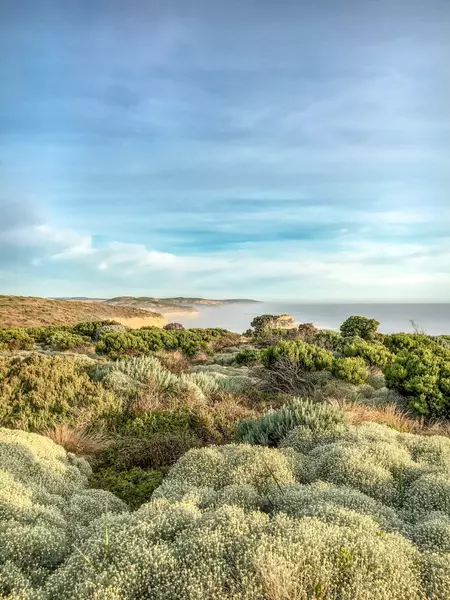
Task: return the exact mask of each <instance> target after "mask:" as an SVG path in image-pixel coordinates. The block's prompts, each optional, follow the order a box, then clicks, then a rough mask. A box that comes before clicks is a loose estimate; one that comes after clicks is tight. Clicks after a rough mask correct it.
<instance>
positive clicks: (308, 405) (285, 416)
mask: <svg viewBox="0 0 450 600" xmlns="http://www.w3.org/2000/svg"><path fill="white" fill-rule="evenodd" d="M344 421H345V415H344V413H343V412H342V411H341V410H339V409H337V408H335V407H332V406H330V405H329V404H325V403H318V402H313V401H312V400H309V399H300V398H296V399H294V400H293V402H292V403H291V404H285V405H284V406H283V407H282V408H280V409H279V410H277V411H270V412H268V413H266V414H265V415H263V416H262V417H260V418H259V419H247V420H245V421H242V422H241V423H240V424H239V425H238V427H237V429H236V437H237V439H238V440H240V441H242V442H245V443H248V444H261V445H263V446H276V445H277V444H278V443H279V442H280V441H281V440H282V439H283V438H284V437H285V436H286V435H287V434H288V433H289V432H290V431H291V430H292V429H294V428H295V427H298V426H303V427H305V428H308V429H309V430H310V431H311V432H320V431H322V430H323V429H327V428H329V427H333V426H335V425H337V424H341V423H344Z"/></svg>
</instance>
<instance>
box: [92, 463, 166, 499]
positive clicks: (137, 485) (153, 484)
mask: <svg viewBox="0 0 450 600" xmlns="http://www.w3.org/2000/svg"><path fill="white" fill-rule="evenodd" d="M162 480H163V474H162V473H161V471H155V470H151V471H149V470H147V469H142V468H141V467H132V468H131V469H127V470H124V471H118V470H117V469H115V468H114V467H106V468H104V469H99V470H96V472H95V474H94V475H93V477H92V478H91V486H92V487H94V488H100V489H103V490H108V491H109V492H111V493H112V494H114V495H115V496H117V497H118V498H120V499H121V500H123V501H124V502H126V504H128V506H130V508H138V507H139V506H141V504H143V503H144V502H148V501H149V500H150V499H151V497H152V494H153V492H154V491H155V489H156V488H157V487H158V486H159V485H161V482H162Z"/></svg>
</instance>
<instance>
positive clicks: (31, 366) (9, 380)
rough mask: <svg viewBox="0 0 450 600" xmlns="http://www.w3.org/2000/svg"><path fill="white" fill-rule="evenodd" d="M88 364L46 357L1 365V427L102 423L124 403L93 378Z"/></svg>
mask: <svg viewBox="0 0 450 600" xmlns="http://www.w3.org/2000/svg"><path fill="white" fill-rule="evenodd" d="M91 365H92V361H90V360H89V359H86V358H81V357H80V358H79V359H78V358H75V359H74V358H72V357H63V356H42V355H38V354H33V355H31V356H29V357H26V358H25V359H20V358H13V359H0V423H2V425H4V426H6V427H15V428H19V429H24V430H28V431H42V430H43V429H47V428H49V427H53V426H54V425H57V424H66V425H75V426H76V425H81V424H85V423H91V422H96V421H101V420H102V419H105V418H107V417H109V415H111V414H114V413H116V412H120V411H121V410H122V401H121V399H120V397H118V396H117V395H116V394H115V393H114V392H113V391H111V390H107V389H105V387H104V386H103V385H102V383H101V382H97V381H93V380H92V379H91V377H90V371H91V368H92V366H91Z"/></svg>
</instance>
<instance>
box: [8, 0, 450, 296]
mask: <svg viewBox="0 0 450 600" xmlns="http://www.w3.org/2000/svg"><path fill="white" fill-rule="evenodd" d="M449 31H450V3H449V2H448V1H447V0H428V1H427V2H423V1H422V0H340V1H339V2H336V0H320V1H318V2H312V1H308V2H307V1H302V0H296V1H294V0H289V1H287V0H281V1H277V2H275V1H274V0H271V1H266V0H229V1H228V2H215V1H213V0H208V1H207V0H177V1H171V0H165V1H164V2H160V1H148V0H128V1H125V0H120V1H119V0H77V2H70V3H69V2H61V1H59V0H47V1H46V0H33V1H32V0H29V1H25V0H14V1H12V0H6V1H4V2H2V3H0V56H1V57H2V59H1V61H0V81H1V82H2V84H1V86H0V293H18V294H25V295H49V296H51V295H53V296H55V295H90V296H113V295H118V294H132V295H155V296H164V295H180V294H185V295H194V294H195V295H203V296H210V297H236V296H249V297H255V298H259V299H275V300H276V299H280V300H281V299H285V300H299V301H309V300H323V301H333V300H354V301H360V300H375V301H378V300H380V301H391V300H392V301H408V300H409V301H426V300H429V301H448V300H449V299H450V71H449V68H448V65H449V62H450V35H449Z"/></svg>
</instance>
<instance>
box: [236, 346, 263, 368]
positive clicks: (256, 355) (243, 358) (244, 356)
mask: <svg viewBox="0 0 450 600" xmlns="http://www.w3.org/2000/svg"><path fill="white" fill-rule="evenodd" d="M260 357H261V351H260V350H258V349H257V348H245V349H244V350H241V351H240V352H238V354H236V356H235V358H234V362H236V364H238V365H252V364H255V363H257V362H259V360H260Z"/></svg>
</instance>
